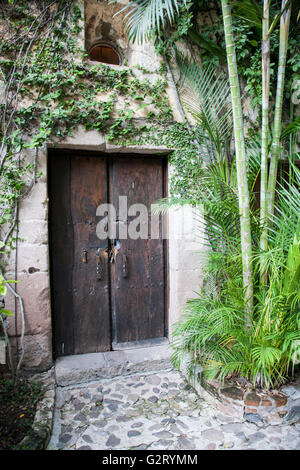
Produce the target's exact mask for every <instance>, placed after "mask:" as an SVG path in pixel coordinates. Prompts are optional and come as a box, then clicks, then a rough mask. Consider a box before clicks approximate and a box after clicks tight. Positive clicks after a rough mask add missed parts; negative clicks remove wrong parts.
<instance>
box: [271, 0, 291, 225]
mask: <svg viewBox="0 0 300 470" xmlns="http://www.w3.org/2000/svg"><path fill="white" fill-rule="evenodd" d="M287 3H288V0H282V4H281V11H283V10H284V9H285V8H286V4H287ZM290 18H291V4H290V5H289V7H288V8H286V11H285V12H284V13H283V15H282V16H281V18H280V45H279V61H278V75H277V91H276V103H275V114H274V135H273V145H272V151H271V163H270V172H269V181H268V195H267V197H268V202H267V204H268V215H269V217H272V216H273V214H274V199H275V187H276V180H277V169H278V159H279V151H280V134H281V117H282V101H283V91H284V79H285V64H286V56H287V46H288V34H289V26H290Z"/></svg>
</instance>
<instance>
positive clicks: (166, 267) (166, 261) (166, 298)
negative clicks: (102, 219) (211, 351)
mask: <svg viewBox="0 0 300 470" xmlns="http://www.w3.org/2000/svg"><path fill="white" fill-rule="evenodd" d="M54 153H65V154H67V155H70V156H72V155H73V156H75V155H77V156H83V157H84V156H87V157H88V156H89V157H91V156H92V157H95V158H97V156H101V157H106V158H107V162H108V165H107V178H108V177H109V171H110V170H109V169H110V166H111V161H112V158H113V157H124V158H128V157H130V158H136V159H143V158H159V159H161V160H162V162H163V165H162V169H163V177H162V184H163V188H162V189H163V197H167V195H168V191H169V184H168V161H169V160H168V157H169V153H167V152H166V153H155V152H154V153H150V152H149V153H146V152H145V153H134V152H132V151H130V150H128V152H124V151H122V152H105V151H99V150H97V149H95V150H91V149H90V148H89V149H88V150H83V149H82V147H81V148H80V149H78V150H77V149H76V148H68V147H58V148H55V147H54V148H48V150H47V201H48V219H47V222H48V247H49V274H50V308H51V330H52V351H53V356H54V359H55V347H54V346H55V338H54V327H53V325H54V323H53V321H54V315H53V281H52V248H51V244H52V241H51V228H50V208H51V202H50V184H51V178H52V177H53V175H51V172H50V158H51V154H54ZM108 186H109V185H108ZM109 198H110V194H109V190H108V199H109ZM166 224H167V227H166V232H167V233H168V219H167V222H166ZM163 269H164V337H165V338H166V339H167V340H168V339H169V302H170V296H169V289H170V284H169V282H170V276H169V240H168V238H164V239H163ZM110 282H111V280H110V278H109V290H110V286H111V284H110ZM109 304H110V309H111V294H109ZM111 327H112V325H111ZM111 335H112V328H111ZM111 342H112V337H111ZM145 342H147V344H149V345H153V346H154V345H155V344H156V343H157V339H153V340H151V339H150V340H145Z"/></svg>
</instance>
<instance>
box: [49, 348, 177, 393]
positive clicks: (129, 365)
mask: <svg viewBox="0 0 300 470" xmlns="http://www.w3.org/2000/svg"><path fill="white" fill-rule="evenodd" d="M170 356H171V348H170V345H169V343H164V344H160V345H155V346H152V347H143V348H134V349H127V350H122V351H108V352H104V353H103V352H102V353H91V354H76V355H74V356H64V357H60V358H58V359H57V360H56V363H55V375H56V384H57V385H59V386H67V385H74V384H80V383H85V382H92V381H94V380H98V379H107V378H113V377H118V376H122V375H123V376H124V375H131V374H135V373H139V372H150V371H159V370H165V369H167V368H170V367H171V362H170Z"/></svg>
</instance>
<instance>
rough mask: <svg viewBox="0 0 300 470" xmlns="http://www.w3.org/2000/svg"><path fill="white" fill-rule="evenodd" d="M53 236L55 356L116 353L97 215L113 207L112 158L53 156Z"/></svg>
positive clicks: (55, 153)
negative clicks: (103, 207) (104, 207)
mask: <svg viewBox="0 0 300 470" xmlns="http://www.w3.org/2000/svg"><path fill="white" fill-rule="evenodd" d="M48 161H49V167H48V170H49V235H50V261H51V263H50V266H51V298H52V318H53V345H54V352H55V356H56V357H58V356H63V355H70V354H84V353H90V352H100V351H108V350H110V349H111V324H110V306H109V272H108V264H107V253H106V248H107V240H99V239H98V237H97V234H96V227H97V219H96V210H97V207H98V206H99V205H100V204H103V203H106V202H107V198H108V197H107V196H108V195H107V162H106V157H102V156H101V155H94V154H89V153H87V152H85V153H84V154H81V153H78V152H76V153H73V152H68V151H51V152H49V159H48Z"/></svg>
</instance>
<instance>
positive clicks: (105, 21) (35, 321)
mask: <svg viewBox="0 0 300 470" xmlns="http://www.w3.org/2000/svg"><path fill="white" fill-rule="evenodd" d="M77 3H78V5H79V6H80V8H81V9H82V13H83V14H84V15H85V25H86V28H85V33H84V32H83V33H82V36H81V37H80V38H79V39H80V41H81V43H82V46H83V47H84V46H85V47H87V48H88V47H89V46H90V45H91V44H92V43H93V42H94V41H95V40H100V39H103V40H104V39H106V40H110V41H116V42H117V45H118V47H120V49H121V50H122V54H123V57H124V58H127V65H128V66H136V65H140V66H142V67H146V68H147V69H150V70H156V69H157V68H158V67H159V65H160V59H159V58H158V57H157V56H156V54H155V51H154V48H153V46H152V45H151V44H144V45H136V44H128V41H127V38H126V36H125V34H124V24H123V22H122V21H121V17H116V18H113V14H114V13H115V12H116V10H119V9H120V6H119V5H109V4H108V2H107V1H105V0H102V1H97V0H91V1H86V2H84V1H80V0H79V1H78V2H77ZM113 67H125V65H120V66H113ZM141 73H142V72H141ZM168 78H169V81H170V87H169V89H168V90H167V93H168V96H169V100H170V104H171V106H172V109H173V116H174V120H177V121H180V120H181V114H180V111H179V109H178V108H177V101H176V95H175V93H174V89H173V87H172V86H171V80H170V77H168ZM119 106H122V103H119ZM135 117H136V118H137V119H139V118H143V114H138V113H137V114H136V116H135ZM49 146H51V144H49V145H48V146H44V147H42V148H40V149H39V150H38V155H37V157H38V158H37V172H39V171H42V177H40V178H39V179H38V180H37V182H36V184H35V185H34V186H33V187H32V189H31V191H30V193H29V195H28V196H27V197H26V199H24V200H22V201H21V203H20V207H19V236H20V241H19V242H18V247H17V252H16V253H14V254H13V255H12V256H11V258H10V260H9V265H8V271H7V277H8V278H9V279H15V278H16V279H17V281H18V283H17V284H16V290H17V293H18V294H19V295H20V296H21V297H22V299H23V302H24V310H25V342H24V346H25V355H24V360H23V368H27V369H32V368H36V369H46V368H47V367H50V366H51V365H52V363H53V358H52V324H51V303H50V281H49V247H48V195H47V150H48V147H49ZM57 147H58V148H70V149H83V150H84V149H86V150H96V151H104V152H107V153H110V152H123V153H126V152H135V153H141V154H145V153H158V152H163V153H166V152H168V151H169V149H167V148H164V147H151V146H149V145H144V146H140V147H137V146H134V147H130V148H129V147H119V146H116V145H113V144H111V143H108V142H106V141H105V139H104V136H103V135H102V134H100V133H99V132H96V131H88V132H87V131H85V130H84V129H83V128H78V130H77V132H75V133H74V134H73V136H72V137H68V138H67V139H66V140H65V141H64V142H59V144H58V145H57ZM27 158H28V160H29V161H30V160H32V159H33V158H34V154H33V153H32V152H28V154H27ZM141 158H142V157H141ZM171 172H172V168H171V167H170V166H169V174H171ZM194 229H195V226H193V214H192V212H190V211H187V212H186V213H184V210H183V209H180V210H175V211H173V212H171V213H170V215H169V233H170V239H169V243H168V250H169V253H168V258H169V259H168V263H169V273H168V282H169V306H168V310H169V330H170V336H171V334H172V325H173V324H174V322H175V321H176V320H177V319H179V317H180V315H181V313H182V310H183V308H184V305H185V302H186V300H187V299H188V298H190V297H194V296H195V295H196V293H197V291H199V288H200V286H201V279H202V275H201V257H200V256H199V253H200V252H201V251H203V250H202V246H201V244H200V243H199V241H197V239H193V237H192V232H193V230H194ZM15 275H16V276H15ZM6 306H7V308H10V309H11V310H12V311H13V312H16V316H15V317H14V318H12V319H10V328H9V334H10V335H11V337H12V339H11V342H12V347H13V348H14V349H15V347H16V341H15V338H14V337H15V334H16V329H15V323H16V324H17V340H18V341H17V345H18V347H19V348H20V334H21V328H22V322H21V312H20V308H19V306H18V302H15V298H14V296H13V295H12V294H11V293H10V292H8V295H7V297H6Z"/></svg>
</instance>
